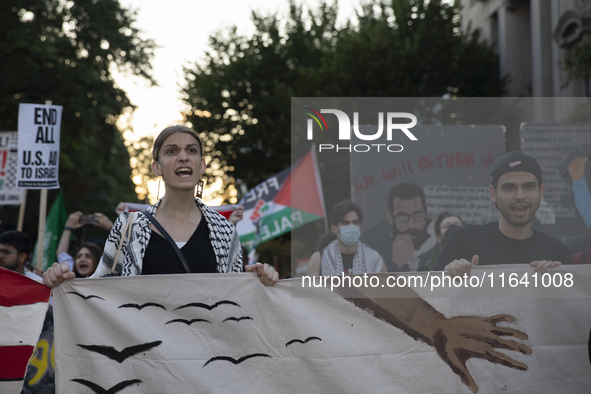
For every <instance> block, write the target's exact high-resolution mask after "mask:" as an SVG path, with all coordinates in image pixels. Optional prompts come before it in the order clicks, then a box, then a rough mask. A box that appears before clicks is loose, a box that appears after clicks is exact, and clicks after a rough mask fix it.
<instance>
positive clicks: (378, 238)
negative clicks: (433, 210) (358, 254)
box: [362, 183, 437, 272]
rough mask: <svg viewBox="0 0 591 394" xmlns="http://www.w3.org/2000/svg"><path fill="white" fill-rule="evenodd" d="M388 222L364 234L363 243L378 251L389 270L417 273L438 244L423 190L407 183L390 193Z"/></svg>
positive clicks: (381, 223)
mask: <svg viewBox="0 0 591 394" xmlns="http://www.w3.org/2000/svg"><path fill="white" fill-rule="evenodd" d="M387 204H388V205H387V207H388V210H387V212H386V220H384V221H382V222H380V223H378V224H377V225H375V226H374V227H372V228H370V229H369V230H367V231H366V232H365V233H364V234H363V238H362V239H363V242H365V243H366V244H368V245H369V246H370V247H371V248H373V249H375V250H376V251H377V252H378V253H379V254H380V255H381V256H382V257H383V258H384V261H385V262H386V266H387V267H388V271H390V272H402V271H416V270H417V269H418V268H419V265H421V264H423V263H424V261H423V260H426V259H429V257H430V255H431V254H432V251H431V249H432V248H433V246H435V243H436V242H437V240H436V238H435V231H434V227H433V222H429V221H428V219H427V204H426V202H425V193H423V189H421V188H420V187H418V186H417V185H414V184H412V183H403V184H401V185H398V186H395V187H393V188H392V190H390V193H389V194H388V200H387Z"/></svg>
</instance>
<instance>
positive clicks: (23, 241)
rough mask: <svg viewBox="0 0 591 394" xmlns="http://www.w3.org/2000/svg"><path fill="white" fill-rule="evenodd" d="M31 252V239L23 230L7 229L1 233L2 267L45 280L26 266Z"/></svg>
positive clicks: (0, 251) (0, 254)
mask: <svg viewBox="0 0 591 394" xmlns="http://www.w3.org/2000/svg"><path fill="white" fill-rule="evenodd" d="M30 253H31V240H30V239H29V236H28V235H27V234H25V233H23V232H22V231H6V232H4V233H2V235H0V267H2V268H6V269H9V270H12V271H15V272H18V273H19V274H23V275H25V276H26V277H28V278H31V279H33V280H36V281H37V282H43V279H42V278H41V277H40V276H39V275H37V274H35V273H34V272H32V271H29V270H28V269H27V268H26V267H25V261H27V259H28V258H29V254H30Z"/></svg>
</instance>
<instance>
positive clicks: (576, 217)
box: [521, 123, 591, 242]
mask: <svg viewBox="0 0 591 394" xmlns="http://www.w3.org/2000/svg"><path fill="white" fill-rule="evenodd" d="M521 138H522V143H521V146H522V149H523V152H524V153H527V154H528V155H531V156H533V157H535V158H536V159H537V160H538V162H539V163H540V167H541V168H542V175H543V177H544V179H543V182H544V185H545V190H544V199H543V200H542V203H541V205H540V209H539V210H538V212H537V213H536V220H534V224H533V225H534V227H535V228H536V229H538V230H540V231H542V232H544V233H546V234H549V235H553V236H555V237H557V238H560V239H561V240H562V241H563V242H568V241H570V240H572V239H573V238H574V237H578V236H583V235H586V236H591V230H590V229H589V228H587V227H586V226H585V223H584V221H583V218H582V217H581V216H580V213H579V212H578V211H577V209H576V208H575V202H574V196H573V190H572V180H571V178H570V176H569V175H568V171H567V167H568V165H569V164H570V163H571V162H572V161H573V160H575V159H576V158H584V159H585V160H586V163H585V167H586V171H585V181H586V184H587V185H586V186H587V188H588V189H589V187H590V185H591V162H590V161H589V160H588V159H589V157H590V156H591V124H589V123H587V124H569V123H562V124H560V123H556V124H535V123H524V124H522V125H521ZM589 213H591V212H589ZM587 220H588V221H591V219H589V218H588V219H587Z"/></svg>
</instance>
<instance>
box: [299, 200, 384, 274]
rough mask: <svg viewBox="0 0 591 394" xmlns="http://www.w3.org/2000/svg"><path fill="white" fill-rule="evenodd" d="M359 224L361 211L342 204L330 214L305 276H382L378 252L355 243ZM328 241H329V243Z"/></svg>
mask: <svg viewBox="0 0 591 394" xmlns="http://www.w3.org/2000/svg"><path fill="white" fill-rule="evenodd" d="M362 221H363V212H362V211H361V208H360V207H359V206H358V205H356V204H354V203H352V202H350V201H344V202H342V203H340V204H337V205H335V206H334V207H333V208H332V211H331V213H330V232H329V233H327V234H325V235H324V236H323V237H322V238H321V240H323V241H324V240H325V241H327V242H330V243H328V245H326V243H324V244H322V243H319V249H318V251H317V252H315V253H314V254H313V255H312V257H310V261H309V262H308V272H307V273H308V275H310V276H318V275H340V274H341V273H343V272H344V273H345V274H364V273H376V272H386V265H385V264H384V260H383V259H382V257H381V256H380V255H379V253H378V252H376V251H375V250H373V249H372V248H370V247H369V246H368V245H366V244H364V243H362V242H360V241H359V236H360V235H361V230H360V229H359V226H360V225H361V222H362ZM331 240H332V241H331Z"/></svg>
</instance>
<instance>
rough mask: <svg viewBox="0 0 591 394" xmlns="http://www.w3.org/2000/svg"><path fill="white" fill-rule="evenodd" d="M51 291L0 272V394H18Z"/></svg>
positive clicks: (21, 278) (30, 281)
mask: <svg viewBox="0 0 591 394" xmlns="http://www.w3.org/2000/svg"><path fill="white" fill-rule="evenodd" d="M50 292H51V290H49V288H48V287H47V286H45V285H43V284H40V283H37V282H35V281H34V280H32V279H29V278H27V277H26V276H24V275H21V274H19V273H17V272H14V271H11V270H7V269H5V268H0V393H3V394H13V393H14V394H19V393H20V392H21V390H22V388H23V383H24V380H25V374H26V372H27V364H28V363H29V360H30V358H31V356H32V355H33V350H35V345H36V344H37V339H39V334H40V333H41V329H42V328H43V321H44V320H45V313H46V312H47V308H48V302H49V293H50Z"/></svg>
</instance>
